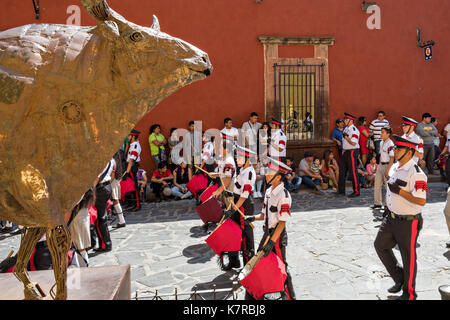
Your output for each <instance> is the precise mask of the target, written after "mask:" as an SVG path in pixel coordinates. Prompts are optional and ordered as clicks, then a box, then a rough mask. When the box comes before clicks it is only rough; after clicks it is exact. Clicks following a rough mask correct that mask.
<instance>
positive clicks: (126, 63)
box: [0, 0, 212, 299]
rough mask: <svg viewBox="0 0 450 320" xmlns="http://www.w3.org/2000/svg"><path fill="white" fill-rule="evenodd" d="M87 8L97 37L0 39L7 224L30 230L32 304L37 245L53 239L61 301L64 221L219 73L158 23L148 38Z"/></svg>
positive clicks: (0, 185)
mask: <svg viewBox="0 0 450 320" xmlns="http://www.w3.org/2000/svg"><path fill="white" fill-rule="evenodd" d="M81 2H82V4H83V6H84V8H85V9H86V10H87V12H88V13H89V14H90V15H92V16H93V17H94V18H95V19H96V20H97V21H98V24H97V26H96V27H78V26H68V25H54V24H32V25H26V26H21V27H17V28H14V29H10V30H6V31H3V32H0V117H1V119H2V120H1V124H0V218H2V219H5V220H9V221H13V222H15V223H17V224H20V225H23V226H25V227H27V230H26V232H25V236H24V238H23V239H22V244H21V248H20V249H19V253H18V263H17V265H16V275H17V276H18V278H19V279H20V280H21V281H22V282H24V285H25V298H30V299H31V298H39V294H37V293H36V290H35V288H34V286H33V284H31V283H30V281H29V279H28V277H27V275H26V270H25V266H26V263H27V261H28V260H29V257H30V255H31V251H32V249H33V248H34V245H35V243H36V242H37V240H38V239H39V237H40V236H42V235H43V234H44V233H45V232H46V233H47V241H48V243H49V247H50V250H51V253H52V257H53V259H54V263H53V265H54V270H55V277H56V280H57V293H56V298H57V299H65V298H66V296H67V292H66V291H67V290H66V288H65V269H66V266H65V265H66V263H65V262H66V261H65V258H64V257H63V256H64V255H65V254H66V252H67V250H66V247H67V246H68V242H70V241H69V238H70V236H69V235H68V233H67V230H66V227H65V223H64V219H63V215H64V213H66V212H68V211H71V209H72V208H74V206H75V205H76V204H77V202H78V201H79V200H80V198H81V196H82V195H83V194H84V192H85V191H86V190H87V189H88V188H89V187H90V185H91V183H92V180H93V179H94V178H95V177H96V175H97V174H98V173H99V172H100V171H101V170H102V169H103V168H104V166H105V163H107V161H108V160H109V159H110V158H111V157H112V155H113V154H114V152H115V151H116V150H117V149H118V148H119V146H120V145H121V143H122V141H123V138H124V137H125V136H126V135H127V134H128V133H129V132H130V130H131V129H132V128H133V127H134V125H135V124H136V123H137V121H138V120H139V119H141V118H142V117H143V116H144V115H145V114H146V113H147V112H149V111H150V110H151V109H152V108H153V107H154V106H155V105H157V104H158V103H159V102H160V101H161V100H162V99H164V98H165V97H167V96H169V95H170V94H171V93H173V92H174V91H176V90H177V89H179V88H181V87H183V86H185V85H187V84H189V83H191V82H193V81H196V80H201V79H204V78H205V77H207V76H209V75H210V74H211V71H212V66H211V63H210V61H209V58H208V55H207V54H206V53H204V52H203V51H201V50H199V49H198V48H196V47H194V46H192V45H190V44H189V43H186V42H184V41H182V40H180V39H177V38H173V37H171V36H169V35H167V34H165V33H163V32H161V31H160V27H159V23H158V20H157V18H156V17H155V16H154V17H153V25H152V27H148V28H147V27H142V26H138V25H135V24H133V23H131V22H129V21H127V20H125V19H124V18H123V17H122V16H120V15H119V14H118V13H117V12H115V11H113V10H112V9H111V8H109V6H108V4H107V3H106V1H104V0H82V1H81ZM30 250H31V251H30ZM64 250H66V252H65V253H64V252H63V251H64ZM55 262H56V263H55Z"/></svg>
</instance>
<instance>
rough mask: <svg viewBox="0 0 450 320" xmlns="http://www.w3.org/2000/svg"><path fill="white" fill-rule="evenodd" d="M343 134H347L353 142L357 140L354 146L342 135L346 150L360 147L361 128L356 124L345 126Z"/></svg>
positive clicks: (343, 146) (343, 145)
mask: <svg viewBox="0 0 450 320" xmlns="http://www.w3.org/2000/svg"><path fill="white" fill-rule="evenodd" d="M342 134H347V135H348V137H349V138H350V140H351V141H352V142H356V145H354V146H352V145H351V144H350V143H349V142H348V141H347V140H346V139H345V138H344V137H342V148H343V149H344V150H356V149H359V130H358V129H357V128H356V127H355V126H354V125H351V126H350V127H345V129H344V132H343V133H342Z"/></svg>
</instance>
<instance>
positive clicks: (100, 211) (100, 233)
mask: <svg viewBox="0 0 450 320" xmlns="http://www.w3.org/2000/svg"><path fill="white" fill-rule="evenodd" d="M110 197H111V185H110V184H108V185H106V186H103V187H97V189H96V192H95V208H96V209H97V220H95V232H96V234H97V237H98V241H99V248H102V249H109V248H111V246H112V243H111V237H110V235H109V230H108V214H107V213H106V204H107V202H108V199H109V198H110Z"/></svg>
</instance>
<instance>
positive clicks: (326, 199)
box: [0, 183, 450, 300]
mask: <svg viewBox="0 0 450 320" xmlns="http://www.w3.org/2000/svg"><path fill="white" fill-rule="evenodd" d="M429 188H430V193H429V195H428V203H427V205H426V206H425V208H424V211H423V216H424V226H423V229H422V231H421V233H420V235H419V239H418V243H419V245H418V249H417V255H418V275H417V290H418V298H419V299H440V295H439V293H438V291H437V288H438V287H439V286H440V285H442V284H448V283H450V278H449V277H448V274H449V271H450V250H447V249H445V242H446V241H447V240H448V239H449V235H448V231H447V227H446V224H445V219H444V216H443V208H444V201H445V199H446V191H447V188H446V185H445V184H443V183H431V184H430V186H429ZM292 200H293V202H292V219H291V220H290V221H289V222H288V225H287V230H288V237H289V240H288V243H289V244H288V250H287V259H288V263H289V270H290V272H291V274H292V276H293V282H294V288H295V290H296V294H297V298H298V299H346V300H348V299H354V300H362V299H372V300H375V299H391V298H392V297H391V296H389V295H388V293H387V291H386V289H387V288H389V287H390V286H391V285H392V280H391V279H390V277H389V276H388V275H387V272H386V270H385V269H384V267H383V265H382V264H381V262H380V261H379V259H378V257H377V255H376V252H375V249H374V247H373V241H374V239H375V236H376V234H377V232H378V227H379V225H380V222H376V221H374V220H373V215H372V211H371V210H370V209H369V208H368V207H369V206H370V205H372V203H373V190H372V189H363V190H362V195H361V197H360V198H358V199H348V198H346V197H338V196H335V195H333V194H332V193H331V192H329V191H326V192H324V194H323V195H315V194H312V193H310V192H308V191H301V192H300V193H297V194H293V195H292ZM256 208H260V204H259V202H258V201H257V203H256ZM125 218H126V220H127V227H126V228H121V229H117V230H112V231H111V238H112V241H113V250H112V251H111V252H108V253H103V254H99V255H93V254H91V255H90V265H91V266H101V265H117V264H130V265H131V281H132V288H131V289H132V293H133V294H132V296H134V295H135V292H136V291H137V290H139V292H142V291H145V290H148V291H151V292H155V291H156V290H158V293H160V294H173V293H174V290H175V288H176V289H177V290H178V293H180V292H189V291H191V290H195V289H197V290H203V289H208V288H213V286H214V285H216V287H217V288H220V287H231V284H232V280H233V279H234V278H235V276H236V273H235V272H232V271H230V272H227V273H226V272H223V271H221V270H220V269H219V268H218V266H217V263H216V255H215V254H214V252H213V251H212V250H211V249H210V248H209V247H208V246H207V244H206V243H205V241H204V240H205V239H206V237H207V234H206V233H204V231H203V230H202V228H201V225H202V222H201V221H200V219H199V218H198V216H197V213H196V211H195V201H194V200H185V201H172V202H163V203H145V204H144V206H143V209H142V210H141V211H139V212H136V213H126V215H125ZM254 225H255V229H254V233H255V246H257V245H258V243H259V240H260V239H261V237H262V222H255V223H254ZM19 243H20V236H9V235H0V257H1V258H3V257H6V255H7V254H8V253H9V251H10V250H11V249H13V250H17V249H18V246H19ZM394 252H395V255H396V256H397V257H398V259H399V261H401V259H400V256H399V252H398V250H394ZM18 285H19V283H18ZM243 293H244V292H243V290H242V288H240V289H239V290H238V297H239V298H241V299H242V298H243ZM139 294H140V296H141V297H144V295H143V294H142V293H139ZM224 296H225V295H222V296H218V297H217V298H224ZM172 298H173V297H172ZM207 298H211V299H212V296H207Z"/></svg>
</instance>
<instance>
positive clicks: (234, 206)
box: [230, 200, 254, 229]
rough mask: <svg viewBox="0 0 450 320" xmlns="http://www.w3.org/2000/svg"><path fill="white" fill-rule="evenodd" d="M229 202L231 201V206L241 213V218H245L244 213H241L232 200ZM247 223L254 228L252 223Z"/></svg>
mask: <svg viewBox="0 0 450 320" xmlns="http://www.w3.org/2000/svg"><path fill="white" fill-rule="evenodd" d="M230 202H231V204H232V205H233V208H234V209H235V210H236V211H238V212H239V213H240V214H241V217H242V218H244V219H245V214H243V213H242V211H241V210H240V209H239V208H238V207H237V206H236V204H235V203H234V202H233V200H231V201H230ZM248 224H249V226H250V227H251V228H252V229H253V228H254V226H253V224H252V223H251V222H249V223H248Z"/></svg>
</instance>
